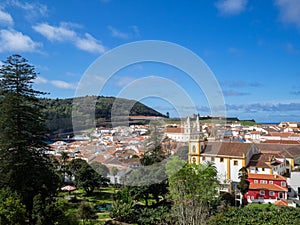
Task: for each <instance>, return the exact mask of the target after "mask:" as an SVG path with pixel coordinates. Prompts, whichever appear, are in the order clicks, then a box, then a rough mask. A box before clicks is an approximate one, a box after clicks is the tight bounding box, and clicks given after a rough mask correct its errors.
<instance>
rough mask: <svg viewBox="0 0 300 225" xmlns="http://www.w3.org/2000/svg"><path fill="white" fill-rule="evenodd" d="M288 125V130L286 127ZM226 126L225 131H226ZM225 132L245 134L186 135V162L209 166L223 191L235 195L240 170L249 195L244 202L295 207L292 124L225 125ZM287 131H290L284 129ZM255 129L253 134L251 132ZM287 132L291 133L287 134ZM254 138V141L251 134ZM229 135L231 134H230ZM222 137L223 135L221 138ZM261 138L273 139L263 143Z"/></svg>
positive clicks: (298, 150) (296, 152)
mask: <svg viewBox="0 0 300 225" xmlns="http://www.w3.org/2000/svg"><path fill="white" fill-rule="evenodd" d="M196 121H197V119H196ZM195 123H196V122H195ZM289 124H292V127H289ZM226 126H227V127H226ZM226 126H225V128H223V129H224V130H225V132H224V133H223V134H226V133H228V131H237V130H238V133H237V135H240V136H241V131H244V130H248V131H247V132H250V134H249V136H248V137H249V138H245V137H246V135H247V134H248V133H244V132H243V133H242V134H243V135H242V136H243V138H236V137H234V136H232V137H229V138H228V136H227V137H225V138H223V139H222V140H218V141H213V140H208V138H207V136H206V134H205V133H204V132H201V130H199V129H197V126H195V125H194V126H192V127H194V129H193V130H191V131H190V139H189V141H188V143H189V162H190V163H196V164H200V163H208V162H210V163H213V165H214V166H215V167H216V169H217V170H218V174H219V179H220V181H221V183H223V185H224V190H223V191H228V192H232V191H234V192H235V191H236V189H237V184H238V182H239V181H240V179H239V175H240V169H241V168H242V167H245V168H246V169H247V171H248V181H249V182H250V185H249V191H248V193H247V194H246V195H245V196H244V197H245V198H246V199H247V201H248V202H253V203H254V202H260V203H275V204H281V205H293V206H295V204H296V203H299V201H298V200H299V194H300V192H299V191H300V179H299V178H300V172H299V171H300V167H299V165H300V142H299V140H300V139H299V138H300V136H299V134H298V132H299V128H298V125H297V126H296V125H295V123H281V124H279V125H278V126H276V125H269V126H266V125H262V126H257V127H252V128H251V129H252V131H249V128H250V127H243V126H236V124H233V125H232V126H230V127H231V128H233V129H232V130H230V129H228V125H226ZM287 128H290V129H287ZM254 129H255V131H253V130H254ZM291 129H292V130H293V131H292V132H291ZM254 132H255V134H258V135H259V137H258V136H256V137H255V138H253V136H252V135H251V134H252V133H254ZM232 133H233V132H232ZM224 136H225V135H224ZM265 137H273V138H269V139H267V140H266V138H265ZM288 200H289V201H288Z"/></svg>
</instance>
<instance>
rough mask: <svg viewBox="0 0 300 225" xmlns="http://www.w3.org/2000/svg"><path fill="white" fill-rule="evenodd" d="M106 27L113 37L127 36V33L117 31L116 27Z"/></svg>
mask: <svg viewBox="0 0 300 225" xmlns="http://www.w3.org/2000/svg"><path fill="white" fill-rule="evenodd" d="M107 28H108V29H109V30H110V32H111V36H113V37H116V38H121V39H127V38H129V34H127V33H124V32H121V31H119V30H118V29H116V28H114V27H112V26H108V27H107Z"/></svg>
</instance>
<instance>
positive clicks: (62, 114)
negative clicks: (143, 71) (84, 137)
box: [41, 96, 164, 135]
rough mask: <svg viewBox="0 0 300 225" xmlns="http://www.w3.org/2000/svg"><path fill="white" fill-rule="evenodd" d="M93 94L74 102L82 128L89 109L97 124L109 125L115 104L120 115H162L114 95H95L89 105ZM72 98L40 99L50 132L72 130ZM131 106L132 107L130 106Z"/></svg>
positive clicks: (67, 131) (58, 132) (135, 102)
mask: <svg viewBox="0 0 300 225" xmlns="http://www.w3.org/2000/svg"><path fill="white" fill-rule="evenodd" d="M93 98H95V97H93V96H86V97H79V98H76V102H80V104H81V105H80V108H81V109H80V115H78V116H79V117H80V124H81V125H82V129H84V128H85V127H84V126H85V124H88V123H87V121H86V120H85V118H86V115H87V114H88V111H89V110H90V109H92V110H95V119H96V125H97V126H106V127H107V126H110V122H111V109H112V106H113V104H116V105H115V107H117V109H118V112H119V114H120V115H122V116H126V115H130V116H136V115H143V116H164V115H162V114H161V113H159V112H157V111H155V110H154V109H152V108H150V107H148V106H146V105H144V104H142V103H140V102H137V101H134V100H128V99H120V98H115V97H103V96H99V97H97V102H96V106H95V107H94V106H90V105H88V104H90V103H91V102H92V101H91V100H92V99H93ZM73 100H74V99H73V98H68V99H49V98H43V99H41V102H42V105H43V106H44V109H43V112H44V113H45V115H46V118H47V121H46V124H47V127H48V128H49V130H50V131H51V133H52V134H56V135H58V134H63V133H70V132H72V106H73ZM132 106H133V107H132Z"/></svg>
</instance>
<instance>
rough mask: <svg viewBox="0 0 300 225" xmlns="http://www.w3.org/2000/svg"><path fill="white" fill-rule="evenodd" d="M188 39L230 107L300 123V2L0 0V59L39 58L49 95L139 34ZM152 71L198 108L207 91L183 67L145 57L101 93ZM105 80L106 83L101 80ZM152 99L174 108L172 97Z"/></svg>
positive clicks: (203, 109)
mask: <svg viewBox="0 0 300 225" xmlns="http://www.w3.org/2000/svg"><path fill="white" fill-rule="evenodd" d="M142 40H163V41H168V42H173V43H176V44H178V45H181V46H183V47H186V48H188V49H190V50H191V51H193V52H194V53H196V54H197V55H198V56H199V57H201V58H202V59H203V60H204V62H205V63H206V64H207V65H208V66H209V68H210V69H211V70H212V71H213V73H214V74H215V77H216V79H217V80H218V82H219V84H220V86H221V88H222V91H223V95H224V98H225V103H226V109H227V115H228V116H238V117H239V118H241V119H252V118H253V119H255V120H257V121H261V122H275V121H284V120H289V121H300V114H299V113H300V99H299V97H300V83H299V81H300V1H298V0H263V1H250V0H249V1H247V0H216V1H211V0H203V1H196V0H195V1H180V0H178V1H171V0H164V1H161V0H151V1H148V0H131V1H127V0H88V1H81V0H72V1H70V0H69V1H67V0H66V1H54V0H47V1H46V0H44V1H35V0H32V1H26V0H25V1H21V0H7V1H6V0H3V1H1V3H0V58H1V60H5V59H6V57H7V56H9V55H11V54H14V53H18V54H21V55H22V56H24V57H25V58H27V59H28V60H29V62H30V63H32V64H34V65H35V66H36V70H37V72H39V78H38V79H37V81H36V84H35V87H36V88H37V89H39V90H43V91H47V92H49V93H50V94H49V95H48V97H51V98H66V97H73V96H74V95H75V91H76V87H77V84H78V82H79V81H80V79H81V77H82V75H83V74H84V72H85V71H86V70H87V68H89V66H90V65H91V64H92V63H93V62H94V61H95V60H96V59H97V58H98V57H100V56H101V55H103V54H105V53H106V52H107V51H110V50H111V49H114V48H115V47H118V46H119V45H122V44H126V43H129V42H134V41H142ZM147 76H159V77H165V78H167V79H170V80H172V81H175V82H176V83H178V85H180V86H181V87H182V88H183V89H184V90H186V91H187V93H188V94H189V95H190V97H191V99H192V100H193V102H194V103H195V105H196V106H197V108H198V110H199V113H200V114H201V115H205V114H209V113H210V110H209V107H208V104H207V100H206V99H205V94H203V93H202V91H201V90H199V88H198V87H197V86H196V85H195V84H194V83H193V80H191V79H190V78H189V77H188V76H186V74H184V73H183V72H181V71H179V70H177V69H176V68H172V67H170V66H167V65H161V64H158V63H149V62H148V63H140V64H137V65H132V66H129V67H127V68H124V69H122V70H121V71H119V72H118V73H117V74H115V76H113V77H112V78H111V79H110V81H109V82H107V84H106V85H105V88H104V89H103V90H102V91H101V93H99V94H100V95H107V96H117V95H118V93H119V92H120V90H121V89H122V88H124V86H126V85H127V84H129V83H130V82H132V81H134V80H136V79H139V78H142V77H147ZM99 82H100V81H99ZM143 102H144V103H146V104H147V105H149V106H151V107H154V108H155V109H157V110H159V111H161V112H162V113H166V112H170V114H171V116H176V115H177V114H176V112H175V109H174V107H173V106H172V104H170V103H167V102H166V101H163V100H159V99H153V98H148V99H144V100H143Z"/></svg>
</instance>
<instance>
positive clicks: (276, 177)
mask: <svg viewBox="0 0 300 225" xmlns="http://www.w3.org/2000/svg"><path fill="white" fill-rule="evenodd" d="M248 178H249V179H260V180H282V181H286V178H285V177H283V176H280V175H277V174H258V173H249V174H248Z"/></svg>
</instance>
